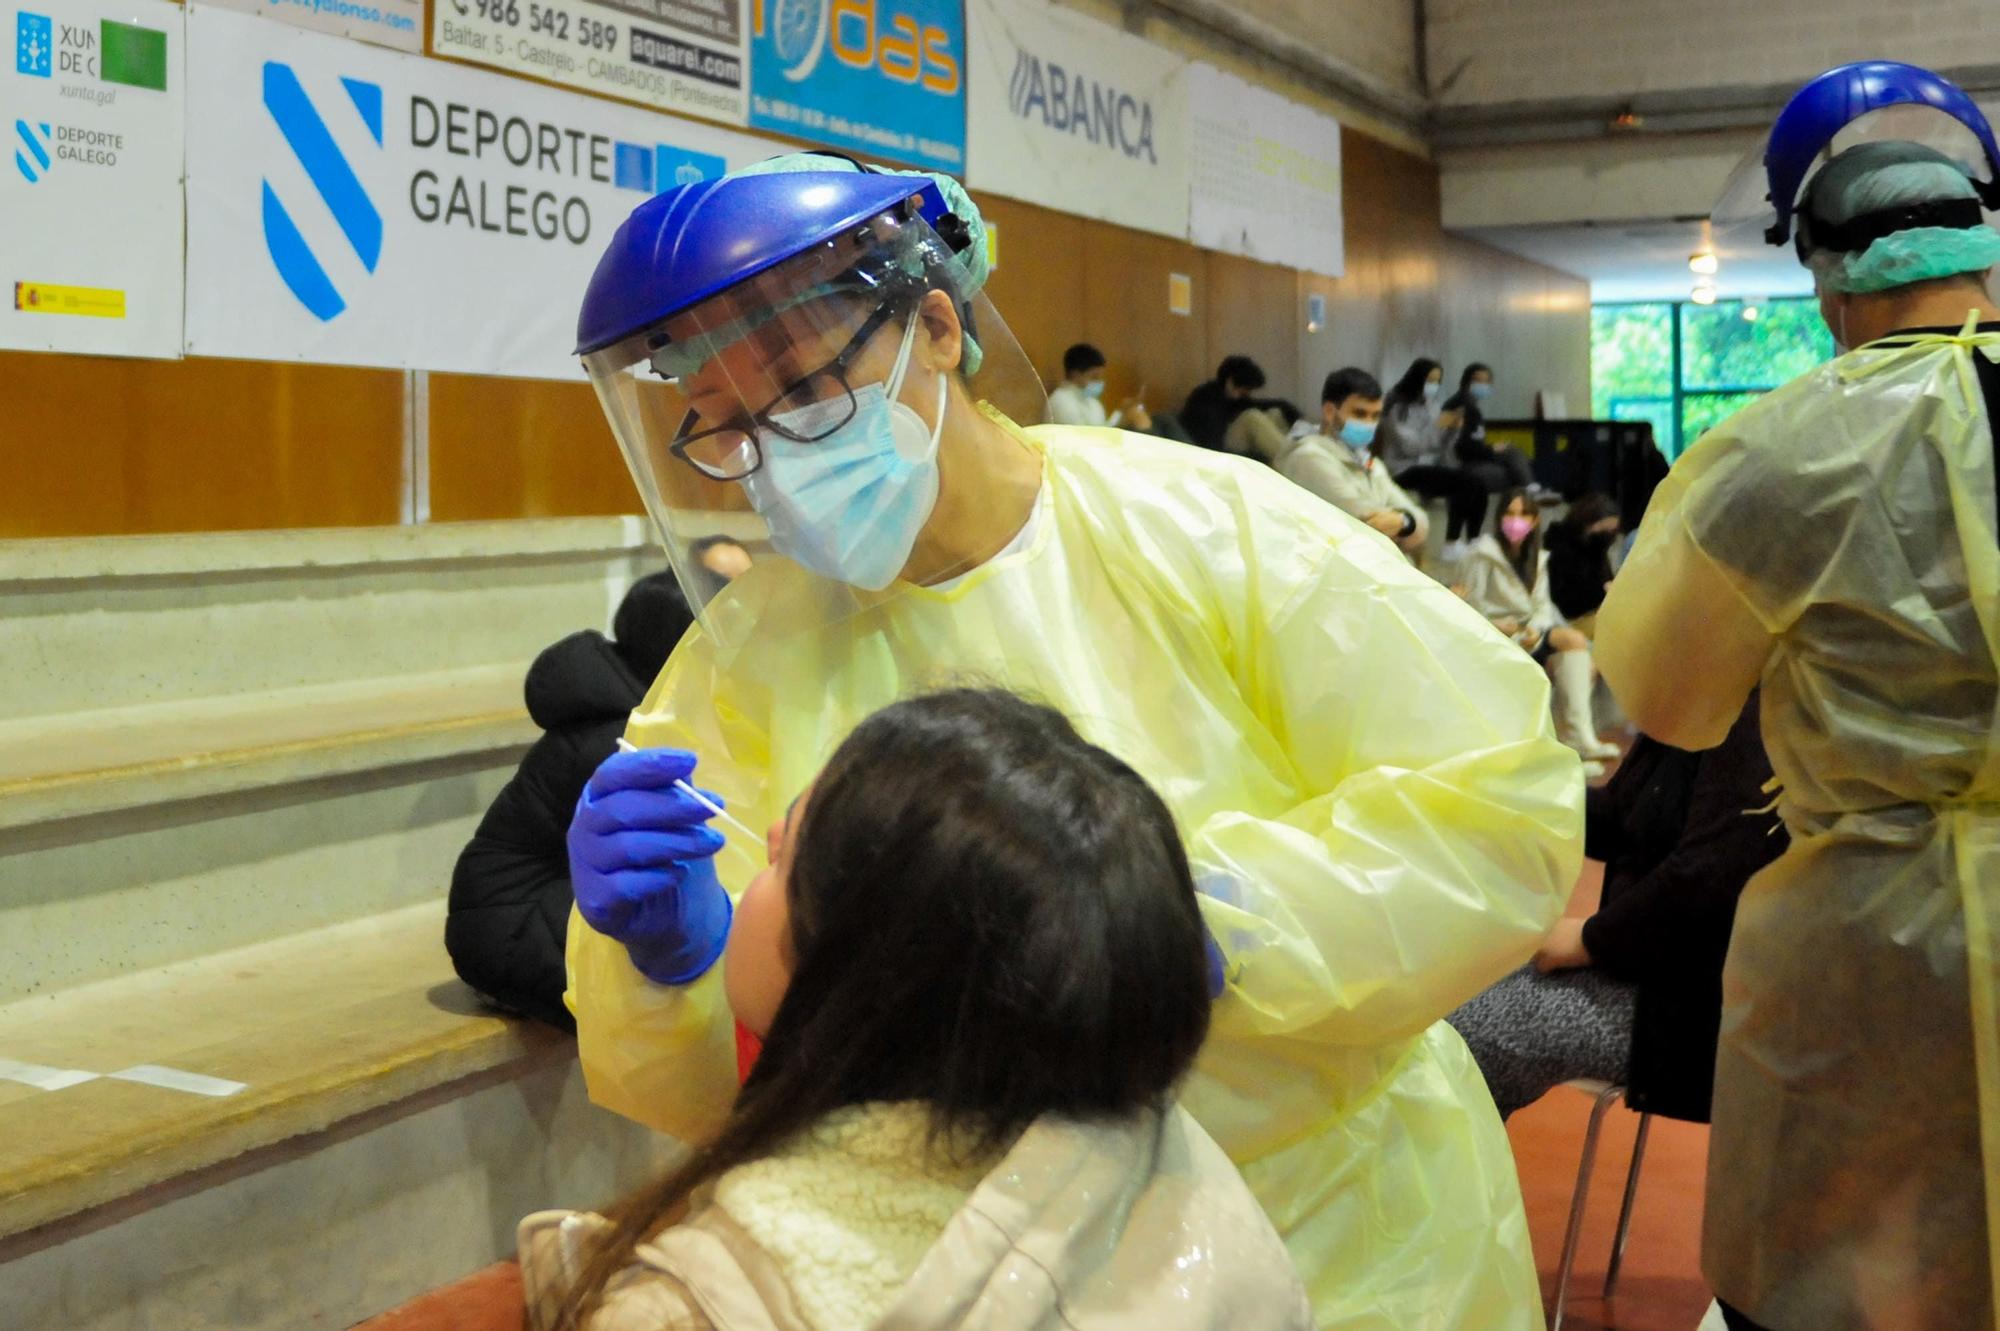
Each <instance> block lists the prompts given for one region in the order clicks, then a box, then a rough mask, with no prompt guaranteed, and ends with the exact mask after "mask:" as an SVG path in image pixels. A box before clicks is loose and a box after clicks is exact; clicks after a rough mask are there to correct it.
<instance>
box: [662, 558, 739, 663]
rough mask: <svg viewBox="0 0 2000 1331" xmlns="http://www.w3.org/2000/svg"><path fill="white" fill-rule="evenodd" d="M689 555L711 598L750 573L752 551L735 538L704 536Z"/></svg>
mask: <svg viewBox="0 0 2000 1331" xmlns="http://www.w3.org/2000/svg"><path fill="white" fill-rule="evenodd" d="M688 554H689V555H691V556H693V558H694V561H695V562H696V563H697V564H699V565H701V569H702V572H703V574H704V575H705V577H704V579H703V581H705V582H707V583H708V584H709V586H708V591H707V595H708V596H711V597H712V596H714V595H715V594H716V593H717V592H719V591H721V590H722V589H723V588H724V587H726V586H728V585H729V584H730V583H732V582H734V581H735V580H736V579H737V578H740V577H742V576H743V575H744V574H745V573H748V572H749V571H750V563H751V560H750V551H749V550H748V548H746V547H745V546H744V544H743V542H741V541H739V540H737V539H736V538H735V537H734V536H704V537H702V538H701V539H700V540H698V541H691V542H689V544H688ZM646 682H647V683H648V684H650V683H652V681H651V680H648V681H646Z"/></svg>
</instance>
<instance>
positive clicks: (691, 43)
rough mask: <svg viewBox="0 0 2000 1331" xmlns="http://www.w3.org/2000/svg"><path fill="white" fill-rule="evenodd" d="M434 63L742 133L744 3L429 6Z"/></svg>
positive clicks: (492, 1)
mask: <svg viewBox="0 0 2000 1331" xmlns="http://www.w3.org/2000/svg"><path fill="white" fill-rule="evenodd" d="M431 49H432V50H433V51H435V52H436V53H437V54H438V55H451V56H458V57H460V58H461V59H465V60H476V61H478V62H479V63H480V64H482V65H495V66H498V67H499V68H501V69H512V70H518V71H520V72H521V73H523V74H533V75H536V76H537V77H540V78H545V79H549V80H551V81H552V82H555V83H567V84H569V85H570V86H571V87H573V88H583V89H586V90H587V91H590V92H596V93H603V94H605V95H606V96H610V97H623V98H626V99H628V100H631V101H635V102H646V103H648V104H650V105H652V106H657V107H660V108H662V109H664V110H668V111H678V112H680V113H681V114H683V115H691V116H701V117H704V118H705V119H709V120H720V121H723V122H725V123H727V124H732V125H740V124H742V123H743V120H744V114H745V110H746V107H745V98H746V95H747V94H746V92H745V85H746V84H747V83H748V82H749V78H748V75H747V72H746V69H747V67H746V65H745V63H744V32H743V0H435V3H434V4H433V5H432V9H431Z"/></svg>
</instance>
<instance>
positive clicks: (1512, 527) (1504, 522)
mask: <svg viewBox="0 0 2000 1331" xmlns="http://www.w3.org/2000/svg"><path fill="white" fill-rule="evenodd" d="M1500 530H1501V531H1502V532H1504V533H1506V536H1507V543H1508V544H1509V545H1519V544H1520V543H1521V542H1523V541H1525V540H1527V539H1528V537H1529V536H1530V535H1531V534H1533V532H1534V530H1535V520H1534V519H1533V518H1521V517H1506V518H1502V519H1500Z"/></svg>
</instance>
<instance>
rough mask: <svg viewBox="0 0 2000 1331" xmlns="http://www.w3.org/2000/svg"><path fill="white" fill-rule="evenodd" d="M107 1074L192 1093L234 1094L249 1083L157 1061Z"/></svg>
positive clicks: (115, 1077)
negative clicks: (156, 1062) (188, 1070)
mask: <svg viewBox="0 0 2000 1331" xmlns="http://www.w3.org/2000/svg"><path fill="white" fill-rule="evenodd" d="M105 1075H106V1076H108V1077H110V1078H112V1079H113V1080H114V1081H136V1082H141V1083H143V1084H145V1085H147V1086H163V1087H165V1088H166V1089H167V1090H170V1091H186V1092H187V1093H188V1094H190V1095H213V1096H224V1095H234V1094H236V1093H237V1092H238V1091H240V1090H243V1089H245V1088H246V1087H247V1086H248V1084H249V1083H247V1082H240V1081H225V1080H223V1079H222V1078H221V1077H204V1076H202V1075H201V1074H200V1073H199V1072H182V1071H181V1070H180V1069H179V1068H163V1067H160V1066H159V1065H158V1064H155V1063H141V1064H139V1065H138V1066H137V1067H130V1068H126V1069H125V1070H124V1071H122V1072H110V1073H106V1074H105Z"/></svg>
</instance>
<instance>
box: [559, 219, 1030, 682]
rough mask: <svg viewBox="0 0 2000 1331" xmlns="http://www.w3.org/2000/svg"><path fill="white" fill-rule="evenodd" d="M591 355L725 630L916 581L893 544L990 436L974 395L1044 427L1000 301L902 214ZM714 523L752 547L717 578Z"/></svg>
mask: <svg viewBox="0 0 2000 1331" xmlns="http://www.w3.org/2000/svg"><path fill="white" fill-rule="evenodd" d="M584 365H585V368H586V370H587V371H588V373H589V376H590V380H591V383H592V385H593V386H594V387H595V388H596V389H597V394H598V399H599V401H600V402H601V403H602V405H603V407H604V411H605V415H606V416H607V417H608V418H609V420H610V423H611V428H612V433H613V434H614V435H615V437H616V438H617V440H618V446H619V448H620V450H621V452H622V453H623V454H624V457H625V461H626V464H627V466H628V467H629V468H630V469H631V472H632V477H633V481H634V482H635V483H636V484H637V486H638V488H639V493H640V497H641V498H642V500H643V501H644V503H645V505H646V510H647V512H648V514H649V515H650V516H651V518H652V520H653V522H654V524H655V526H656V527H657V528H658V531H659V534H660V539H661V541H662V543H663V544H664V546H665V549H666V553H667V557H668V560H669V561H670V563H671V564H672V566H673V568H674V570H675V572H676V574H677V575H678V576H679V579H680V582H681V586H682V588H683V590H684V591H685V592H686V593H687V597H688V603H689V605H690V606H692V607H693V608H694V609H695V611H696V614H697V615H698V617H699V618H700V619H701V621H702V624H703V626H704V628H705V630H706V631H707V632H708V633H709V635H710V636H711V637H713V638H715V639H716V640H717V641H718V642H720V643H722V644H724V645H730V646H733V645H736V644H738V643H741V642H742V641H745V640H746V639H747V638H748V637H749V636H750V635H751V634H752V633H756V632H763V633H770V632H783V631H788V630H791V629H804V628H808V627H810V626H811V625H812V624H814V623H824V622H828V621H831V620H836V619H839V618H842V617H844V616H846V615H849V614H852V613H855V612H856V611H858V610H861V609H863V608H867V607H872V606H876V605H879V604H881V603H882V601H884V600H885V599H886V598H888V597H890V596H894V595H897V594H899V590H901V589H906V588H907V585H908V584H906V583H905V582H903V581H901V577H900V573H899V572H898V570H899V569H900V568H901V561H900V560H899V559H898V558H897V553H898V551H900V550H903V549H905V548H906V547H907V546H908V544H909V542H910V540H911V537H912V528H913V527H915V526H917V525H919V520H921V521H920V525H921V526H923V527H925V528H928V527H929V526H930V525H931V524H932V522H934V521H938V520H941V519H939V518H937V517H936V516H935V515H934V513H933V511H932V510H933V505H934V501H935V496H936V494H937V493H938V490H939V481H940V480H942V479H943V478H945V477H947V476H948V475H949V474H950V473H951V472H952V471H953V470H954V469H966V470H970V469H971V468H972V464H973V461H974V457H973V453H972V450H974V449H976V448H977V447H981V446H986V445H988V444H990V443H991V438H992V434H993V431H992V428H991V423H990V422H989V421H988V420H987V418H986V416H985V415H984V413H983V412H982V411H981V409H980V407H981V404H982V403H985V404H990V405H991V406H992V407H993V408H994V409H996V410H998V411H1000V412H1001V413H1002V414H1004V415H1007V416H1009V417H1010V418H1012V419H1014V420H1017V421H1022V422H1025V423H1029V424H1033V423H1036V422H1039V421H1040V419H1041V414H1042V410H1043V407H1044V402H1045V399H1044V397H1043V389H1042V385H1041V382H1040V380H1039V378H1038V377H1037V376H1036V375H1035V373H1034V370H1033V367H1032V366H1031V365H1030V364H1029V362H1028V360H1027V357H1026V356H1025V355H1024V354H1023V353H1022V352H1021V349H1020V346H1019V344H1018V343H1016V342H1015V340H1014V337H1013V335H1012V334H1011V333H1010V332H1009V331H1008V329H1007V326H1006V324H1005V322H1004V321H1003V320H1002V319H1001V318H1000V316H999V314H998V313H997V312H996V311H995V310H994V309H993V307H992V305H991V303H990V302H988V301H987V300H986V298H985V297H984V296H983V295H979V294H971V295H968V294H966V293H964V292H963V291H962V290H961V289H960V278H959V269H958V267H957V265H956V264H955V263H954V262H953V261H952V254H951V250H950V249H949V247H948V246H946V245H945V243H944V241H943V240H941V239H940V238H939V237H938V236H937V235H936V233H935V232H934V231H933V230H932V229H931V227H930V226H929V224H928V223H926V222H924V221H922V220H921V219H919V218H915V217H909V216H901V215H897V214H885V215H884V216H882V217H880V218H877V219H875V220H873V221H871V222H869V223H868V224H866V225H865V226H862V227H860V228H857V229H856V230H855V231H854V232H852V233H850V234H848V235H844V236H841V237H838V238H836V239H835V240H832V241H828V242H825V243H822V244H820V245H818V246H815V247H814V248H813V249H811V250H808V251H806V252H805V253H803V254H800V255H798V256H796V257H795V258H793V259H790V260H787V261H786V262H785V263H783V264H780V265H778V266H777V267H775V268H773V269H771V270H769V271H767V272H765V273H763V274H760V275H758V276H757V277H754V278H752V279H750V280H748V281H746V282H743V283H740V284H739V285H737V286H735V287H733V288H731V289H730V290H728V291H726V292H723V293H721V294H719V295H717V296H714V297H712V298H710V299H709V300H707V301H704V302H703V303H702V304H700V305H698V306H696V307H694V308H693V309H691V310H688V311H685V312H683V313H680V314H677V315H674V316H672V317H670V318H668V319H666V320H664V321H662V322H661V323H660V324H657V325H655V326H653V327H651V328H648V329H645V330H643V331H641V332H639V333H637V334H634V335H633V336H632V337H629V338H627V339H625V340H624V341H622V342H619V343H617V344H614V345H613V346H611V347H608V348H606V349H604V350H602V351H599V352H595V353H592V354H591V355H588V356H586V357H585V358H584ZM932 469H935V472H936V476H935V477H932V476H929V475H926V474H925V473H926V472H928V471H930V470H932ZM717 537H720V538H725V540H726V541H727V542H730V543H734V544H735V545H737V546H740V547H741V548H742V550H744V551H747V552H748V554H749V556H750V559H751V561H752V567H751V569H750V571H749V572H748V573H744V574H741V575H740V576H738V577H736V578H734V579H733V580H728V581H725V579H724V577H723V576H722V574H721V573H719V572H718V570H717V568H716V565H718V564H721V563H731V562H736V563H740V560H741V555H740V554H739V553H736V552H734V551H729V552H725V554H726V558H718V556H717V555H716V552H715V549H714V546H715V544H716V543H715V541H714V540H713V538H717ZM974 562H976V561H974ZM970 567H971V565H970V564H968V565H967V567H966V568H965V569H957V568H950V569H940V568H937V567H935V566H932V567H929V568H927V571H926V575H925V577H924V580H925V581H926V582H932V583H935V582H937V581H939V580H940V578H941V577H945V576H952V575H955V574H956V573H959V572H963V571H969V568H970ZM857 570H858V571H857ZM867 570H876V571H877V572H876V574H875V576H868V575H867V573H866V571H867ZM884 570H886V571H884ZM843 577H854V578H858V579H859V581H860V582H864V583H873V584H886V585H874V586H862V585H856V583H854V582H849V581H844V580H843ZM774 616H776V617H780V618H784V619H786V620H788V621H789V622H787V623H773V622H771V621H772V619H773V617H774Z"/></svg>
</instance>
